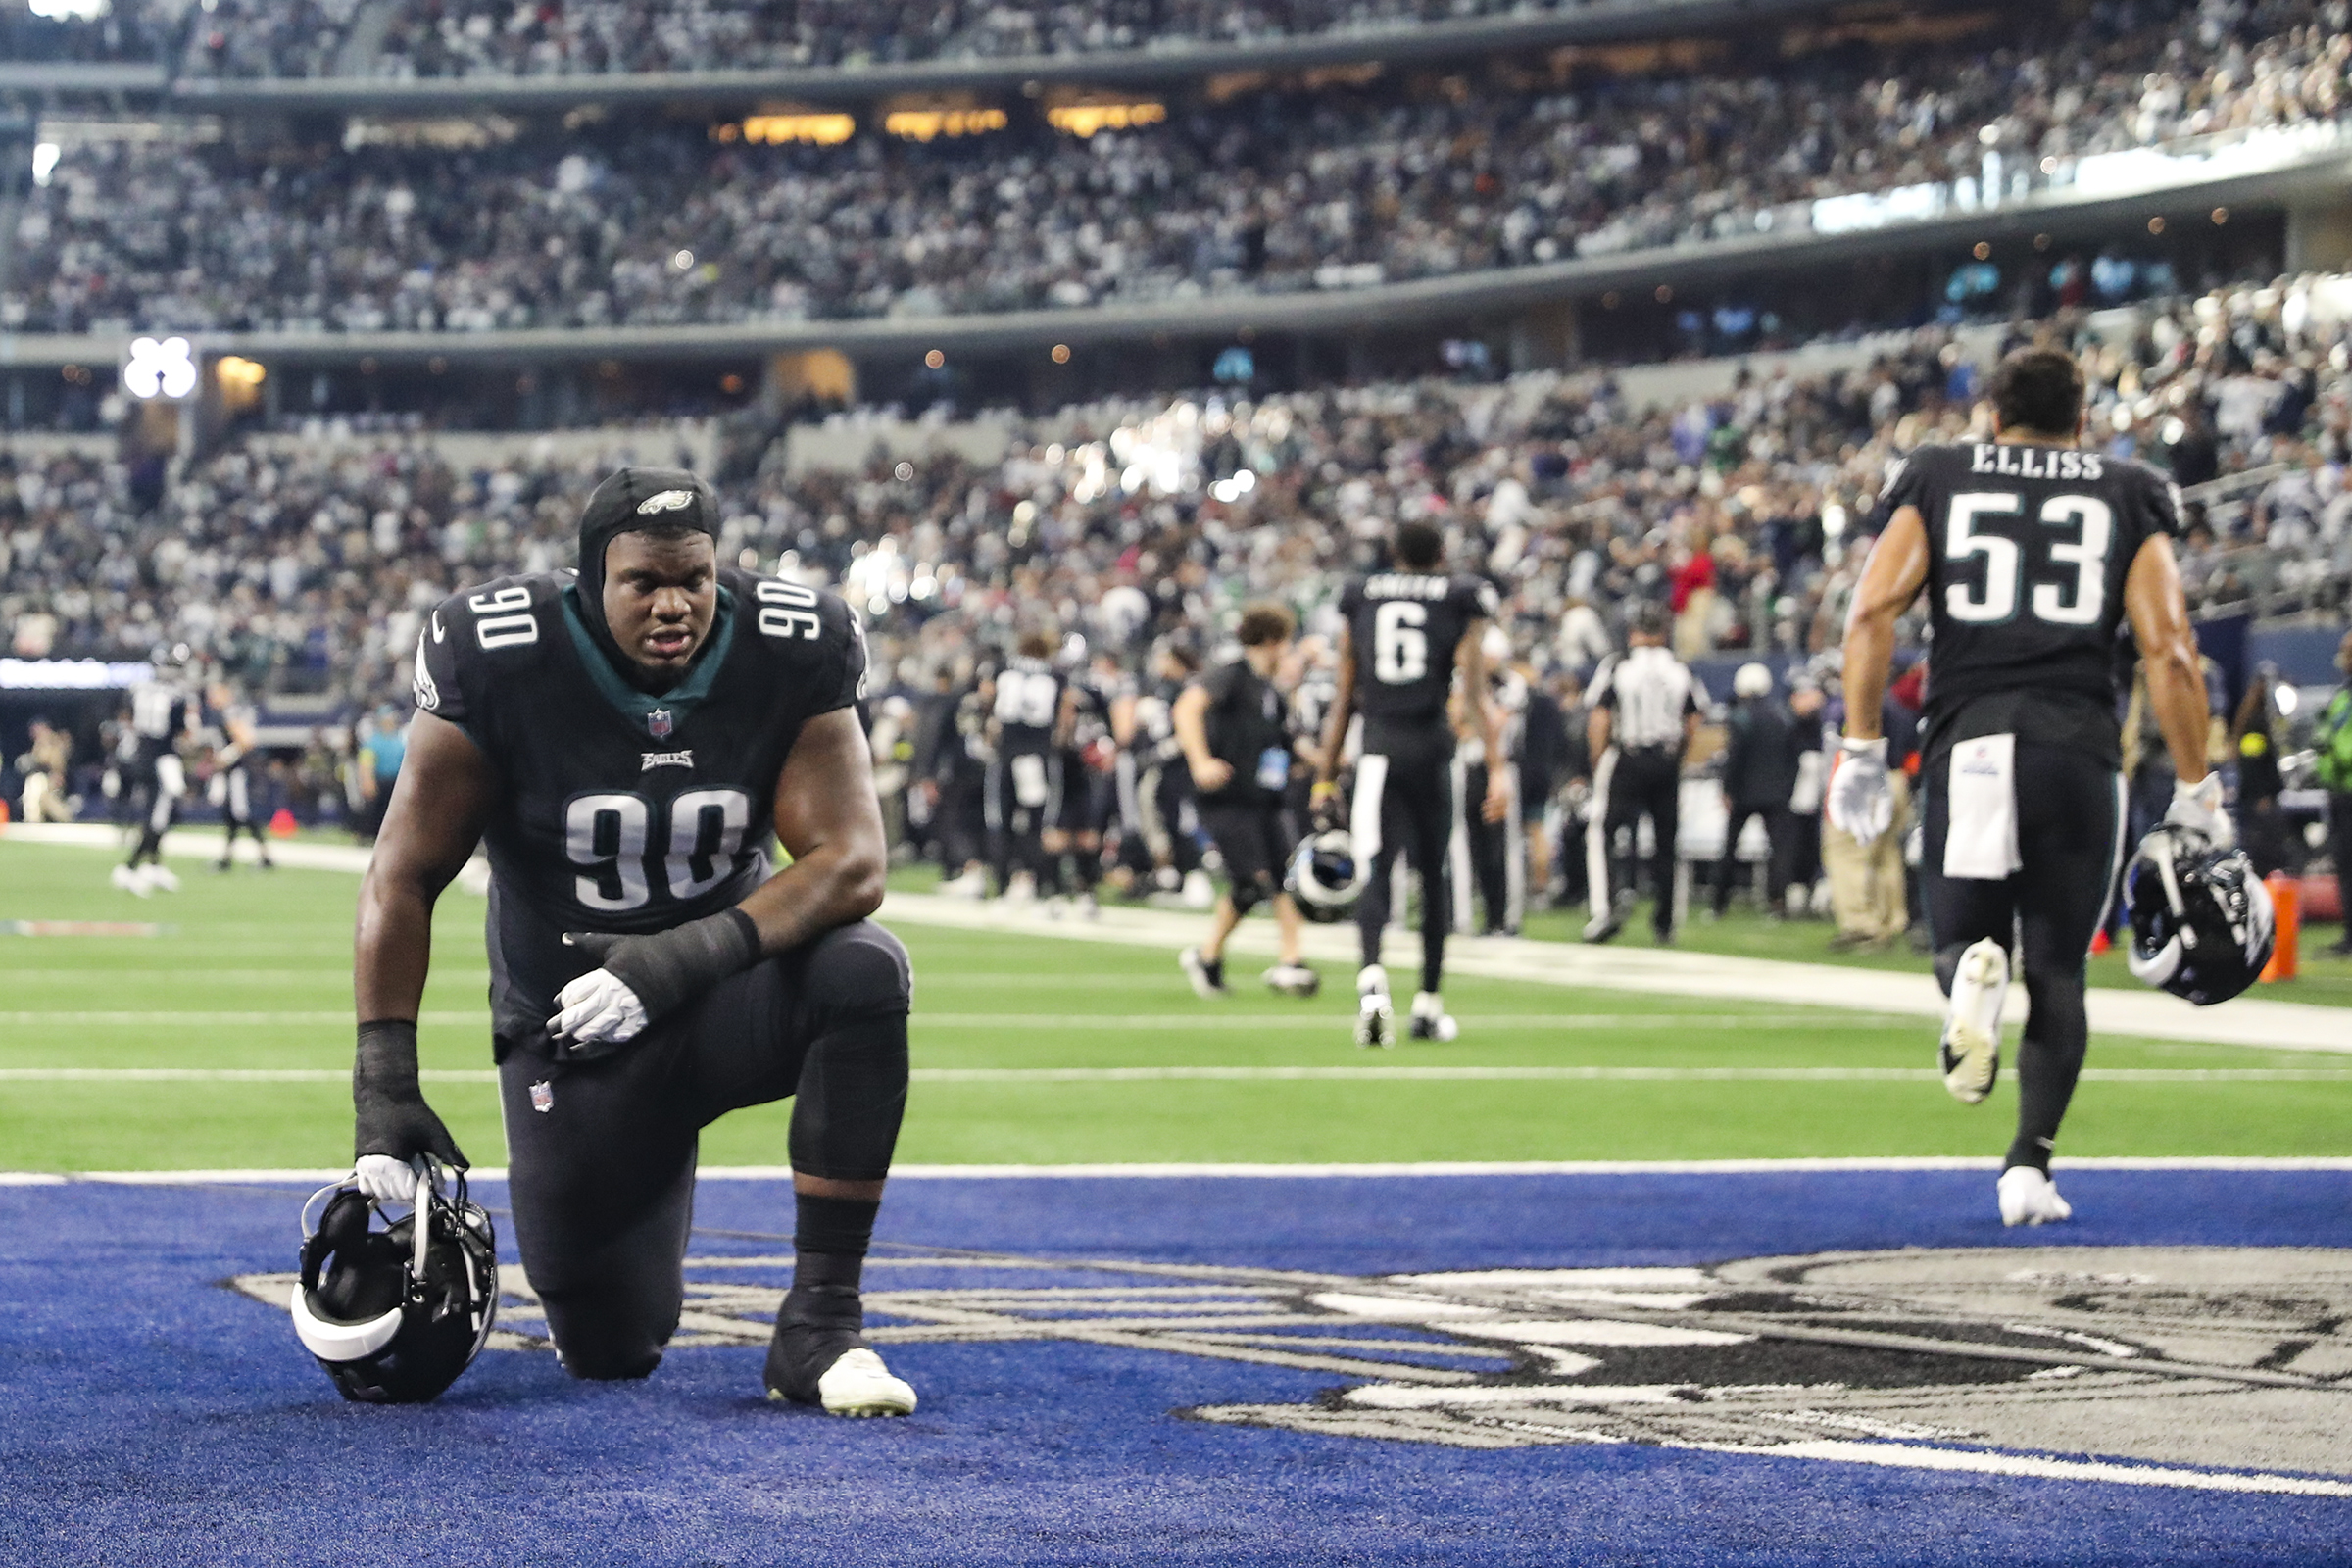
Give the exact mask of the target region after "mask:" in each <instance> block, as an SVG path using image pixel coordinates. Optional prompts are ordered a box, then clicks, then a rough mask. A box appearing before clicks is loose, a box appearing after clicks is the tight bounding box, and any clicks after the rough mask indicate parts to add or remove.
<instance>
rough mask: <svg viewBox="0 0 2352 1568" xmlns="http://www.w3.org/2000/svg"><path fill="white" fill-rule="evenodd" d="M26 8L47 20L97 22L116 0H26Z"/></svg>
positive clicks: (111, 8) (112, 7) (111, 7)
mask: <svg viewBox="0 0 2352 1568" xmlns="http://www.w3.org/2000/svg"><path fill="white" fill-rule="evenodd" d="M113 9H114V0H25V10H27V11H29V12H31V13H32V14H33V15H34V16H36V17H39V18H41V19H42V20H43V21H45V22H96V21H97V20H98V19H99V18H100V17H103V16H105V15H106V14H107V13H108V12H109V11H112V10H113Z"/></svg>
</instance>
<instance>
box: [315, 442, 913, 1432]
mask: <svg viewBox="0 0 2352 1568" xmlns="http://www.w3.org/2000/svg"><path fill="white" fill-rule="evenodd" d="M717 526H718V517H717V514H716V509H715V507H714V506H713V503H712V499H711V493H710V491H709V489H708V488H707V487H706V486H705V485H704V484H703V483H702V481H701V480H699V479H697V478H695V477H694V476H693V475H692V474H690V473H686V472H684V471H682V470H678V469H668V468H624V469H622V470H621V471H620V472H618V473H615V474H613V476H612V477H611V478H609V479H607V480H606V481H605V482H604V483H603V484H602V485H600V486H598V488H597V490H596V493H595V495H594V496H593V497H591V498H590V500H589V503H588V508H587V512H586V514H585V515H584V516H583V517H582V520H581V524H580V543H579V571H578V576H577V578H576V579H575V578H573V577H572V576H570V575H569V574H567V573H557V572H550V573H543V574H539V575H534V576H521V577H507V578H501V579H500V580H498V581H496V582H492V583H489V584H486V585H484V586H483V587H481V588H479V589H475V590H473V591H470V592H466V593H460V594H458V595H456V596H455V597H453V598H451V599H449V600H447V601H445V602H444V603H443V604H442V605H441V606H440V607H439V608H438V609H436V610H435V611H434V612H433V613H432V614H431V616H430V618H429V619H428V621H427V622H426V625H425V627H424V630H423V633H422V635H421V636H420V638H419V640H418V645H417V666H416V685H417V720H416V724H415V726H414V728H413V729H412V730H411V732H410V741H409V752H408V758H407V760H406V762H405V763H404V765H403V766H402V768H401V772H400V777H399V781H398V784H397V786H396V787H395V789H394V791H393V795H392V800H391V805H390V808H389V809H388V810H387V812H386V814H385V819H384V828H383V833H382V836H381V837H380V838H379V839H378V840H377V842H376V849H375V858H374V860H373V862H372V864H371V865H370V867H369V869H368V877H367V881H366V882H365V884H364V885H363V888H362V892H361V895H360V915H359V942H358V973H357V989H358V1000H359V1016H360V1027H359V1054H358V1061H357V1064H356V1066H355V1067H354V1069H353V1075H352V1094H353V1100H354V1102H355V1104H356V1107H357V1112H358V1116H357V1120H358V1137H357V1152H358V1155H359V1160H358V1169H359V1178H360V1182H361V1185H362V1186H363V1187H364V1188H366V1190H367V1191H368V1193H369V1194H370V1195H371V1196H374V1197H377V1198H379V1199H382V1200H385V1201H402V1200H405V1199H407V1198H408V1197H409V1196H410V1195H411V1193H412V1192H413V1191H414V1183H415V1180H416V1177H415V1174H414V1171H413V1168H412V1164H411V1162H412V1161H416V1160H418V1159H419V1158H420V1156H426V1155H430V1156H433V1157H435V1158H438V1159H440V1160H443V1161H446V1162H448V1163H451V1164H454V1165H459V1166H463V1165H464V1164H465V1160H464V1158H463V1157H462V1156H461V1155H460V1153H459V1152H458V1147H457V1145H456V1143H455V1142H454V1141H453V1140H452V1139H451V1138H450V1135H449V1133H448V1131H447V1129H446V1128H444V1127H443V1126H442V1124H441V1120H440V1118H439V1117H438V1116H436V1115H435V1114H434V1113H433V1112H432V1110H431V1109H430V1108H429V1107H428V1106H427V1105H426V1104H425V1103H424V1100H423V1098H422V1096H421V1095H420V1094H419V1092H418V1089H417V1024H416V1018H417V1003H418V1000H419V997H420V995H421V993H422V991H423V989H424V980H425V969H426V964H427V960H428V953H429V946H430V937H431V918H432V907H433V901H434V899H435V898H436V897H437V896H438V895H439V893H440V891H441V889H442V888H443V887H444V886H445V885H447V883H448V882H449V880H450V879H451V878H452V877H453V876H455V875H456V874H457V872H458V870H459V868H460V867H462V866H463V865H464V864H465V863H466V858H467V857H468V856H469V855H470V854H471V853H472V850H473V847H474V844H475V842H476V841H477V840H486V841H487V847H488V851H489V856H490V864H491V872H492V877H491V887H490V916H489V946H490V974H491V1019H492V1029H493V1032H494V1036H495V1041H494V1045H495V1051H496V1054H497V1059H498V1063H499V1081H500V1094H501V1097H502V1100H503V1109H504V1112H505V1121H506V1129H507V1143H508V1159H509V1166H510V1178H509V1179H510V1185H511V1194H512V1201H513V1205H514V1218H515V1238H516V1240H517V1242H518V1243H519V1244H520V1247H521V1250H522V1261H523V1267H524V1269H525V1270H526V1271H527V1272H528V1274H529V1276H530V1280H531V1284H532V1286H533V1288H534V1289H535V1290H536V1292H537V1293H538V1296H539V1299H540V1300H541V1302H542V1303H543V1304H544V1306H545V1308H546V1312H547V1324H548V1331H549V1333H550V1334H551V1335H552V1336H553V1338H554V1340H555V1345H556V1350H557V1353H558V1354H559V1355H560V1356H561V1357H562V1359H563V1363H564V1367H565V1368H566V1369H568V1370H569V1371H570V1372H571V1373H572V1375H573V1376H575V1377H581V1378H640V1377H644V1376H645V1375H646V1374H648V1373H650V1372H652V1371H653V1369H654V1367H655V1366H656V1365H657V1364H658V1363H659V1362H660V1361H661V1359H662V1348H663V1347H664V1346H665V1345H666V1344H667V1343H668V1340H669V1337H670V1335H671V1333H672V1332H673V1331H674V1330H675V1329H676V1328H677V1325H678V1316H679V1309H680V1305H681V1302H682V1299H683V1295H684V1287H683V1280H682V1277H681V1272H680V1264H681V1260H682V1259H683V1257H684V1255H685V1251H686V1244H687V1237H688V1230H689V1225H690V1222H691V1217H692V1212H693V1201H694V1173H695V1150H696V1141H697V1137H698V1135H699V1133H700V1131H701V1129H702V1128H703V1127H704V1126H705V1125H707V1124H708V1123H710V1122H711V1121H713V1120H715V1119H716V1118H717V1117H719V1116H721V1115H723V1114H725V1113H726V1112H727V1111H730V1110H733V1109H735V1108H736V1107H738V1106H742V1105H757V1104H763V1103H768V1102H770V1101H775V1100H781V1099H784V1098H786V1097H793V1099H794V1104H793V1114H792V1131H791V1140H790V1147H791V1160H792V1169H793V1188H794V1191H795V1194H796V1204H797V1215H796V1221H797V1222H796V1225H795V1232H794V1246H795V1249H796V1251H797V1254H798V1255H797V1258H796V1264H795V1269H794V1274H793V1284H792V1289H791V1292H790V1294H789V1295H787V1296H786V1297H785V1298H784V1302H783V1306H782V1309H781V1310H780V1311H779V1312H778V1314H777V1318H776V1330H775V1337H774V1340H773V1342H772V1344H771V1345H770V1347H769V1349H768V1355H767V1366H766V1378H765V1381H766V1385H767V1389H768V1393H769V1395H770V1397H775V1398H784V1399H792V1400H795V1401H799V1402H802V1403H809V1404H820V1405H822V1406H823V1407H824V1408H825V1409H827V1410H830V1411H833V1412H834V1413H836V1414H842V1415H904V1414H907V1412H908V1411H910V1410H912V1409H913V1408H914V1402H915V1397H914V1391H913V1390H912V1389H910V1388H908V1387H907V1385H906V1384H905V1383H904V1382H901V1381H900V1380H899V1379H897V1378H895V1377H893V1376H891V1375H890V1373H889V1372H888V1370H887V1369H886V1368H885V1367H884V1366H883V1364H882V1361H881V1358H880V1357H879V1356H877V1355H876V1354H875V1353H874V1351H873V1350H872V1349H871V1348H868V1347H867V1346H866V1344H865V1342H864V1340H863V1338H862V1337H861V1334H860V1331H861V1329H862V1327H863V1311H862V1307H861V1304H860V1300H859V1297H858V1284H859V1275H860V1272H861V1269H862V1265H863V1262H864V1256H865V1252H866V1249H867V1246H868V1243H869V1240H870V1238H871V1236H872V1232H873V1224H874V1215H875V1212H876V1210H877V1209H878V1208H879V1206H880V1203H881V1198H882V1184H883V1180H884V1178H885V1177H886V1176H887V1175H888V1173H889V1170H890V1161H891V1153H892V1150H893V1148H894V1146H895V1145H896V1143H897V1140H898V1133H899V1121H900V1117H901V1115H902V1113H903V1112H904V1110H905V1107H906V1097H907V1007H908V1005H909V998H910V995H911V979H910V973H909V969H908V965H907V953H906V950H905V949H904V948H902V947H901V946H900V945H899V943H898V941H897V940H896V939H895V938H893V937H892V936H891V934H890V933H889V932H887V931H885V930H883V929H882V928H881V927H880V926H877V925H875V924H873V923H872V922H871V921H869V920H868V919H867V918H866V916H868V915H870V914H871V913H872V912H873V911H874V910H875V908H876V907H879V906H880V904H881V901H882V878H883V869H884V859H885V850H884V840H883V828H882V815H881V809H880V807H879V805H878V804H877V802H876V800H875V796H874V785H873V779H872V775H871V773H870V770H869V761H868V755H867V750H866V742H865V737H864V733H863V730H862V728H861V726H860V724H859V721H858V713H857V711H856V709H855V707H854V706H853V705H854V704H855V703H856V702H857V700H858V696H859V695H860V691H861V688H862V686H863V682H864V669H865V646H864V640H863V634H862V632H861V631H860V629H859V627H858V621H857V619H856V617H855V616H854V615H853V614H852V613H850V611H849V610H848V609H847V608H846V607H845V606H844V605H843V604H842V602H841V601H840V600H839V599H837V598H835V597H834V596H833V595H831V594H828V593H820V592H817V591H815V590H812V589H809V588H806V587H803V586H801V585H800V584H798V583H792V582H783V581H778V580H776V579H774V578H768V577H760V576H757V575H755V574H753V573H751V572H748V571H740V570H737V569H735V568H733V567H730V566H723V565H721V564H719V561H718V552H717V541H716V532H717ZM771 836H772V837H776V838H780V839H781V840H782V841H783V844H784V848H785V849H786V850H787V851H789V852H790V854H791V864H790V865H789V866H787V867H786V868H785V869H784V870H782V871H781V872H776V873H774V874H772V875H771V874H770V867H769V862H768V856H767V848H766V847H767V843H768V840H769V839H770V837H771Z"/></svg>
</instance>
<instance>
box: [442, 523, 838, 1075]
mask: <svg viewBox="0 0 2352 1568" xmlns="http://www.w3.org/2000/svg"><path fill="white" fill-rule="evenodd" d="M718 576H719V588H718V612H717V614H716V616H715V617H714V618H713V620H712V622H711V634H710V637H709V639H708V640H707V641H706V642H705V644H704V646H703V649H702V651H701V653H700V654H699V655H698V656H697V658H696V660H695V662H694V664H693V666H692V667H691V668H690V669H689V670H688V672H687V675H686V678H685V679H684V680H683V681H681V682H680V683H679V684H678V685H676V686H674V687H672V688H671V689H670V690H669V691H666V692H663V693H662V694H660V695H658V696H657V695H651V694H648V693H645V692H642V691H639V690H637V689H636V688H635V687H633V686H631V685H629V684H628V683H627V682H625V681H624V680H622V678H621V676H620V674H619V673H618V671H616V670H615V669H614V668H613V664H612V662H611V661H610V660H609V659H608V658H607V657H606V655H605V653H604V652H603V650H602V649H601V648H600V647H599V646H598V645H597V643H596V642H595V640H594V639H593V638H592V637H591V636H590V634H589V631H588V627H587V624H586V622H585V621H584V620H583V619H582V617H581V614H580V611H579V605H578V595H579V588H578V586H577V583H576V581H575V579H574V578H573V577H572V575H571V574H570V573H568V572H561V573H558V572H550V573H543V574H539V575H534V576H527V577H504V578H500V579H499V580H497V581H495V582H492V583H488V584H486V585H484V586H482V587H480V588H476V589H471V590H468V591H466V592H463V593H459V594H456V595H454V596H452V597H451V598H449V599H447V600H445V601H443V602H442V603H441V605H440V606H439V607H438V608H436V609H435V610H434V611H433V613H432V614H431V615H430V616H429V617H427V619H426V621H425V625H424V629H423V632H422V634H421V635H420V637H419V639H418V643H417V664H416V697H417V709H418V711H422V712H427V713H431V714H433V715H435V716H436V717H439V718H443V719H446V720H448V721H449V722H450V723H453V724H456V725H457V726H458V727H459V728H461V729H463V730H464V731H465V732H466V735H467V736H468V737H469V738H470V739H471V740H472V741H473V743H474V745H475V746H477V747H479V748H480V749H481V751H482V754H483V755H484V756H485V757H486V758H488V759H489V761H490V764H491V766H492V767H493V768H494V769H495V770H496V772H497V775H498V779H499V793H498V798H497V802H496V804H495V806H494V807H493V808H492V809H491V814H490V819H489V822H488V824H487V826H486V828H485V830H484V833H483V843H484V845H485V847H486V848H487V850H488V852H489V856H490V868H491V883H490V916H489V947H490V1008H491V1018H492V1024H493V1027H494V1029H495V1030H496V1033H497V1036H498V1052H499V1054H500V1055H501V1056H502V1057H503V1056H504V1055H505V1054H506V1053H507V1052H508V1051H509V1050H511V1049H513V1048H514V1047H515V1046H516V1045H525V1046H529V1047H531V1048H533V1049H538V1048H540V1047H541V1046H542V1044H543V1042H544V1040H545V1026H546V1021H547V1018H548V1016H549V1015H550V1014H551V1013H553V1012H554V1011H555V1010H556V1008H555V995H556V993H557V992H558V991H559V990H561V989H562V988H563V987H564V984H565V983H566V982H567V981H569V980H571V979H572V978H573V977H575V976H577V975H579V974H582V973H584V972H585V971H587V970H588V969H590V968H592V967H593V966H594V965H593V964H592V963H591V962H590V960H588V959H587V958H586V956H584V955H582V954H580V953H579V952H578V951H577V950H576V949H572V948H567V947H565V946H564V942H563V935H564V932H566V931H630V932H642V931H661V930H666V929H667V928H669V927H670V926H674V925H678V924H681V923H683V922H684V921H687V920H692V919H697V918H699V917H701V916H703V915H706V914H711V913H713V912H715V911H717V910H719V909H722V908H725V907H729V906H731V905H734V904H736V903H739V902H740V901H741V900H742V899H743V898H744V896H745V895H747V894H748V893H750V892H751V890H752V889H754V888H756V887H758V886H759V885H760V882H762V881H763V880H765V879H766V877H767V875H768V855H767V846H768V843H769V841H770V840H771V839H772V838H773V837H774V834H775V807H774V801H775V793H776V779H777V776H778V775H779V774H780V773H781V772H782V771H783V767H784V760H785V758H786V757H787V756H788V755H789V754H790V753H791V751H792V746H793V742H794V741H796V740H797V739H798V738H799V737H800V733H801V727H802V726H803V725H804V724H806V723H807V722H808V721H809V719H810V718H813V717H815V716H816V715H817V714H820V713H828V712H831V711H834V710H836V709H840V708H847V707H849V706H850V705H851V704H853V703H855V702H857V701H858V698H859V697H861V696H862V695H863V687H864V681H865V643H864V634H863V631H862V629H861V628H860V627H859V625H858V619H857V617H856V616H855V615H854V614H853V613H851V612H850V610H849V607H848V606H846V605H844V604H843V603H842V602H841V600H839V599H838V598H836V597H835V596H833V595H832V594H829V593H823V592H820V591H818V590H815V589H811V588H805V587H802V586H801V585H799V584H798V583H790V582H783V581H779V580H777V579H775V578H772V577H760V576H757V575H754V574H753V573H751V572H747V571H739V570H737V569H735V568H733V567H721V568H720V570H719V574H718ZM427 804H428V805H429V803H427Z"/></svg>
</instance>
